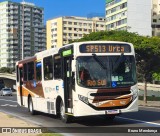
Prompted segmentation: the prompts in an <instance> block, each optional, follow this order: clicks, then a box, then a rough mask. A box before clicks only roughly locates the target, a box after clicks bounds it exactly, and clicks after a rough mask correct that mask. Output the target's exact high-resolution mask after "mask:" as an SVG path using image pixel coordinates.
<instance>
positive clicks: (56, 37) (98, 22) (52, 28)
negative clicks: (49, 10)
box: [46, 16, 105, 49]
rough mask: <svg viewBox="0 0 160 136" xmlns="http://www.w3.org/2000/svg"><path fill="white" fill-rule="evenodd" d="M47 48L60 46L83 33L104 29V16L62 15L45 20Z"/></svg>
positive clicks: (80, 36)
mask: <svg viewBox="0 0 160 136" xmlns="http://www.w3.org/2000/svg"><path fill="white" fill-rule="evenodd" d="M46 29H47V30H46V31H47V49H49V48H55V47H61V46H64V45H65V44H68V43H69V42H70V41H72V40H76V39H80V38H82V37H83V36H84V34H89V33H91V32H97V31H104V30H105V18H102V17H93V18H86V17H75V16H69V17H67V16H64V17H58V18H53V19H51V20H48V21H47V26H46Z"/></svg>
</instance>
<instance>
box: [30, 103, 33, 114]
mask: <svg viewBox="0 0 160 136" xmlns="http://www.w3.org/2000/svg"><path fill="white" fill-rule="evenodd" d="M29 107H30V108H29V109H30V112H32V109H33V108H32V102H31V101H30V106H29Z"/></svg>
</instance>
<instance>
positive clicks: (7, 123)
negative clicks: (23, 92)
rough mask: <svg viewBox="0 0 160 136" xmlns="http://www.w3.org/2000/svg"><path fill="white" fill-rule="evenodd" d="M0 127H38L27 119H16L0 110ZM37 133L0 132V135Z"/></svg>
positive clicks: (21, 135) (34, 135) (10, 135)
mask: <svg viewBox="0 0 160 136" xmlns="http://www.w3.org/2000/svg"><path fill="white" fill-rule="evenodd" d="M2 127H8V128H10V127H24V128H27V127H38V126H36V125H33V124H31V123H29V122H27V121H23V120H21V119H18V118H16V117H13V116H12V115H7V114H4V113H2V112H0V129H2ZM0 131H1V130H0ZM38 135H39V134H20V133H12V134H11V133H10V134H9V133H0V136H38Z"/></svg>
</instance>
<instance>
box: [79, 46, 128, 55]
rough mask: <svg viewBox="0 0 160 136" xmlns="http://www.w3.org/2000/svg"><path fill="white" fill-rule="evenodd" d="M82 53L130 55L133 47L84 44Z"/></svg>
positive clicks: (81, 48)
mask: <svg viewBox="0 0 160 136" xmlns="http://www.w3.org/2000/svg"><path fill="white" fill-rule="evenodd" d="M80 52H81V53H129V52H131V47H130V46H129V45H128V44H99V45H97V44H92V45H91V44H82V45H81V46H80Z"/></svg>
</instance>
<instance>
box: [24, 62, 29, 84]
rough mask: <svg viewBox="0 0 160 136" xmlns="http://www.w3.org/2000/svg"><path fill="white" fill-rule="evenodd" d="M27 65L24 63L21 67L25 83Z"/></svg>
mask: <svg viewBox="0 0 160 136" xmlns="http://www.w3.org/2000/svg"><path fill="white" fill-rule="evenodd" d="M27 71H28V70H27V64H26V63H25V64H24V65H23V80H24V81H27Z"/></svg>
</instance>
